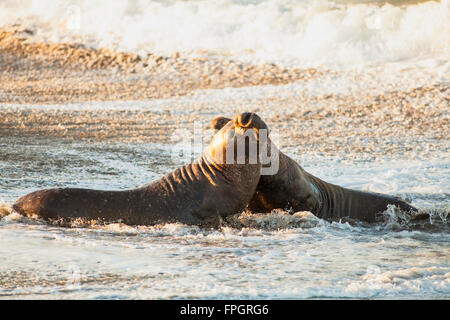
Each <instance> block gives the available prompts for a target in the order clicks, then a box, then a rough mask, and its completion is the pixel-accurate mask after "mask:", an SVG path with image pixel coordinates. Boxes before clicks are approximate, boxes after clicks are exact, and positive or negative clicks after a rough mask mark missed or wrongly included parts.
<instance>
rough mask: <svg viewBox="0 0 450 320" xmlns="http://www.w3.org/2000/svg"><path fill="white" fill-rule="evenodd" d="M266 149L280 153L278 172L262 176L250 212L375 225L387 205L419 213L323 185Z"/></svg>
mask: <svg viewBox="0 0 450 320" xmlns="http://www.w3.org/2000/svg"><path fill="white" fill-rule="evenodd" d="M229 121H230V119H229V118H226V117H217V118H215V119H214V120H213V121H212V122H211V129H212V130H213V131H214V132H217V131H218V130H219V129H220V128H222V127H223V126H226V125H227V123H228V122H229ZM268 145H269V146H271V150H270V152H278V153H279V154H278V159H279V164H278V166H279V169H278V172H277V173H275V174H274V175H261V178H260V180H259V183H258V186H257V187H256V191H255V194H254V195H253V197H252V199H251V200H250V202H249V204H248V209H249V210H250V211H251V212H260V213H265V212H270V211H271V210H272V209H285V210H291V211H293V212H297V211H310V212H311V213H313V214H314V215H316V216H318V217H319V218H323V219H327V220H339V219H341V218H345V217H347V218H351V219H356V220H361V221H366V222H375V221H377V218H378V213H381V212H383V211H385V210H386V209H387V207H388V205H395V206H397V207H399V208H400V209H401V210H403V211H414V212H417V211H418V210H417V209H416V208H414V207H413V206H411V205H410V204H408V203H406V202H405V201H403V200H401V199H399V198H396V197H392V196H389V195H384V194H380V193H374V192H363V191H358V190H351V189H347V188H344V187H340V186H337V185H334V184H331V183H328V182H325V181H323V180H321V179H319V178H317V177H315V176H313V175H312V174H310V173H308V172H306V171H305V170H304V169H303V168H302V167H301V166H300V165H299V164H297V162H295V161H294V160H292V159H291V158H289V157H288V156H287V155H285V154H284V153H282V152H281V151H280V150H279V149H278V148H277V147H276V146H275V145H274V144H273V143H270V141H269V142H268Z"/></svg>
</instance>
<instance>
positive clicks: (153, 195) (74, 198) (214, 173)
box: [13, 113, 267, 225]
mask: <svg viewBox="0 0 450 320" xmlns="http://www.w3.org/2000/svg"><path fill="white" fill-rule="evenodd" d="M266 128H267V126H266V124H265V123H264V121H263V120H261V119H260V118H259V117H258V116H257V115H255V114H253V113H243V114H241V115H239V116H237V117H236V118H235V119H234V121H229V122H228V123H227V124H226V125H224V126H223V128H222V129H221V130H220V131H219V132H218V133H217V134H216V135H215V136H214V138H213V139H212V141H211V142H210V144H209V146H208V147H207V148H206V150H205V151H204V152H203V154H202V155H201V156H200V157H199V158H198V159H197V160H196V161H194V162H193V163H191V164H188V165H186V166H184V167H182V168H179V169H176V170H175V171H173V172H172V173H169V174H167V175H166V176H164V177H163V178H161V179H159V180H158V181H155V182H153V183H151V184H149V185H145V186H143V187H140V188H136V189H131V190H124V191H101V190H90V189H76V188H58V189H45V190H40V191H36V192H33V193H30V194H28V195H25V196H23V197H22V198H20V199H19V200H18V201H17V202H16V203H15V204H14V205H13V209H14V210H15V211H17V212H18V213H20V214H22V215H25V216H33V215H36V216H38V217H40V218H43V219H46V220H60V219H62V220H66V219H74V218H84V219H89V220H90V219H99V220H100V221H117V220H119V221H121V222H124V223H126V224H131V225H151V224H157V223H166V222H175V221H177V222H181V223H185V224H195V225H215V224H216V223H219V222H220V221H221V219H222V218H224V217H226V216H228V215H231V214H234V213H238V212H241V211H242V210H243V209H244V208H245V207H246V205H247V204H248V202H249V200H250V198H251V197H252V196H253V194H254V192H255V189H256V185H257V184H258V181H259V178H260V172H261V164H260V162H259V161H253V163H251V161H249V154H248V153H249V149H248V148H246V149H245V155H244V157H243V161H240V162H239V161H237V154H238V153H237V152H236V144H238V143H240V142H241V143H244V145H246V144H249V143H250V142H249V141H252V142H256V143H258V139H259V137H258V132H259V131H258V130H259V129H266ZM249 139H250V140H249ZM246 146H247V147H248V145H246ZM230 150H232V151H233V152H234V153H233V152H232V153H231V154H232V155H233V154H234V157H232V158H226V157H225V155H226V154H227V152H228V151H230ZM230 159H231V160H230Z"/></svg>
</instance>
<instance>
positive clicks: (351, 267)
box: [0, 88, 450, 299]
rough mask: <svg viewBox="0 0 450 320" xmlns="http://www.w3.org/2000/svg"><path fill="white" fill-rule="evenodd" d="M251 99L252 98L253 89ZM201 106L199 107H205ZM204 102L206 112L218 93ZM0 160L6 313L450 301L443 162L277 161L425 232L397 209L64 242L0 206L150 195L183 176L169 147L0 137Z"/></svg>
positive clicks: (127, 105) (134, 105) (120, 105)
mask: <svg viewBox="0 0 450 320" xmlns="http://www.w3.org/2000/svg"><path fill="white" fill-rule="evenodd" d="M228 90H229V96H232V95H233V90H236V91H238V93H237V94H239V92H242V91H243V90H244V89H228ZM253 90H254V95H257V92H258V91H259V90H260V88H255V89H253ZM244 91H246V92H247V94H250V92H251V91H252V89H245V90H244ZM249 91H250V92H249ZM207 92H208V91H204V92H202V93H200V94H199V96H203V99H206V96H207V95H208V93H207ZM221 93H222V92H221V90H218V91H217V92H216V94H217V95H218V96H219V97H220V94H221ZM210 95H211V99H212V100H214V99H215V98H214V92H212V93H210ZM199 96H197V97H195V96H194V97H182V98H172V99H168V100H163V101H142V102H115V103H111V102H103V103H98V104H76V105H65V106H40V108H44V109H49V110H54V109H58V108H59V109H64V110H66V111H67V112H68V111H70V110H73V111H77V110H78V111H80V110H81V111H82V110H86V109H89V108H91V109H92V108H96V107H98V108H101V109H113V110H121V109H125V110H126V109H128V110H142V111H143V112H148V111H149V110H153V112H160V111H161V110H160V108H158V104H163V105H167V106H168V107H170V104H171V103H173V104H175V105H179V106H184V105H185V104H188V105H189V104H190V103H193V102H192V101H190V99H192V100H197V99H198V98H199ZM216 99H217V97H216ZM4 107H9V108H16V109H17V110H26V109H27V108H28V109H29V108H34V107H33V106H4ZM229 107H230V108H234V106H233V103H231V104H230V105H229ZM181 108H182V107H181ZM224 109H225V108H224ZM227 111H229V110H224V112H227ZM200 112H205V113H208V110H203V111H200ZM0 150H1V153H0V169H1V179H0V201H2V202H3V205H2V206H1V210H2V212H3V215H5V216H4V217H3V218H2V219H1V220H0V261H1V262H0V297H1V298H3V299H11V298H13V299H17V298H31V299H43V298H45V299H61V298H62V299H82V298H83V299H85V298H86V299H186V298H192V299H206V298H209V299H241V298H246V299H274V298H285V299H317V298H370V299H384V298H394V299H412V298H417V299H448V298H449V297H450V233H449V229H448V213H449V212H450V194H449V193H448V190H449V185H450V183H449V182H450V166H449V162H448V153H445V152H444V153H441V152H434V153H433V152H432V153H431V155H426V156H424V157H423V158H421V157H417V159H415V160H414V159H406V158H403V157H402V155H401V154H393V155H391V156H386V157H383V158H374V159H372V160H365V161H360V160H351V159H347V160H343V159H339V158H338V157H325V156H321V155H320V154H313V153H310V154H308V153H306V154H305V153H303V152H302V148H301V146H299V147H296V148H289V149H288V150H285V151H286V153H288V154H289V155H290V156H292V157H293V158H294V159H296V160H297V161H299V162H300V163H301V165H302V166H303V167H304V168H305V169H306V170H308V171H309V172H311V173H313V174H315V175H317V176H319V177H321V178H323V179H325V180H326V181H329V182H332V183H337V184H340V185H343V186H346V187H351V188H355V189H360V190H370V191H375V192H384V193H389V194H393V195H397V196H400V197H403V198H405V199H408V200H409V201H412V204H413V205H415V206H417V207H419V208H420V209H421V210H422V211H425V212H427V213H428V214H429V215H430V217H429V218H427V219H425V220H417V221H415V220H412V219H411V217H410V216H408V215H405V214H404V213H401V212H397V211H396V210H395V209H389V210H387V211H386V212H385V213H384V216H385V219H384V222H381V223H378V224H374V225H367V224H362V223H351V224H349V223H348V222H332V223H331V222H327V221H324V220H321V219H318V218H316V217H314V216H313V215H312V214H310V213H297V214H295V215H290V214H287V213H286V212H282V211H277V212H273V213H271V214H268V215H261V214H255V215H248V214H245V213H244V214H242V215H241V216H240V217H239V218H240V219H241V221H242V222H243V224H244V228H236V227H233V226H232V225H226V226H224V227H223V228H222V229H219V230H209V229H201V228H198V227H192V226H186V225H182V224H165V225H158V226H127V225H124V224H120V223H111V224H107V225H101V224H97V223H95V222H91V223H88V224H86V223H85V222H73V223H72V224H71V225H70V228H66V227H60V226H55V225H51V224H48V223H45V222H43V221H40V220H35V219H30V218H24V217H21V216H19V215H17V214H16V213H10V214H8V205H10V204H12V203H13V202H14V201H15V199H17V198H18V197H19V196H22V195H24V194H26V193H28V192H30V191H33V190H36V189H41V188H46V187H52V186H73V187H89V188H97V189H106V190H119V189H124V188H133V187H136V186H139V185H142V184H144V183H148V182H149V181H152V180H154V179H157V178H159V177H160V176H162V175H163V174H165V173H166V172H169V171H171V170H173V169H174V168H176V167H179V166H181V165H183V164H184V163H183V162H182V160H178V161H177V160H176V159H175V160H174V158H172V157H171V152H173V146H171V145H170V144H152V143H123V142H111V141H97V142H95V141H90V142H89V141H73V140H68V139H57V138H46V137H8V136H2V137H1V139H0Z"/></svg>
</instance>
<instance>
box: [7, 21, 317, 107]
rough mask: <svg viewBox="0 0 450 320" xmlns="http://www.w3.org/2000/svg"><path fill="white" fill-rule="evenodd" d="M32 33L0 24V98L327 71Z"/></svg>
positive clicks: (130, 96)
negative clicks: (102, 45)
mask: <svg viewBox="0 0 450 320" xmlns="http://www.w3.org/2000/svg"><path fill="white" fill-rule="evenodd" d="M33 34H34V31H32V30H29V29H21V28H18V27H16V28H11V27H10V28H3V29H0V82H1V83H2V87H1V89H0V102H12V103H68V102H83V101H99V100H100V101H102V100H138V99H154V98H168V97H173V96H182V95H186V94H188V93H189V92H192V91H193V90H197V89H220V88H226V87H244V86H255V85H267V84H286V83H290V82H293V81H297V80H300V79H308V78H311V77H315V76H319V75H320V74H322V73H324V72H325V71H318V70H315V69H303V70H302V69H294V70H289V69H283V68H280V67H278V66H276V65H271V64H266V65H262V66H256V65H249V64H243V63H239V62H237V61H234V60H232V59H227V60H224V59H215V58H210V59H207V58H189V57H183V56H180V54H179V53H174V54H172V55H171V56H167V57H166V56H158V55H153V54H151V53H149V54H147V56H145V57H143V56H139V55H137V54H133V53H122V52H112V51H111V50H108V49H92V48H86V47H85V46H84V45H81V44H68V43H51V44H48V43H43V42H35V41H33Z"/></svg>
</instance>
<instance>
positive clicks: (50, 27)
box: [0, 0, 450, 69]
mask: <svg viewBox="0 0 450 320" xmlns="http://www.w3.org/2000/svg"><path fill="white" fill-rule="evenodd" d="M449 21H450V2H449V1H448V0H441V1H313V0H296V1H291V0H289V1H288V0H250V1H248V0H217V1H209V0H208V1H206V0H191V1H173V0H158V1H156V0H155V1H153V0H117V1H114V2H113V3H111V1H106V0H104V1H103V0H102V1H95V2H92V1H88V0H77V1H76V0H74V1H59V0H57V1H55V0H29V1H25V0H24V1H14V0H2V1H0V26H1V25H12V24H21V25H22V26H25V27H28V28H29V29H30V30H33V31H35V34H34V37H35V39H36V40H44V41H49V42H61V41H66V42H71V43H73V42H76V43H81V44H85V45H87V46H91V47H107V48H112V49H115V50H120V51H127V52H128V51H132V52H137V53H140V54H143V55H145V54H147V53H154V54H163V55H164V54H165V55H167V54H173V53H175V52H180V53H182V54H183V55H194V56H197V55H206V56H219V57H220V56H232V57H235V58H238V59H242V60H246V61H251V62H252V63H255V62H257V63H265V62H272V63H277V64H280V65H285V66H291V67H317V66H326V67H330V68H335V69H336V68H340V69H341V68H344V69H346V68H349V67H357V66H365V65H372V64H377V63H385V62H396V61H411V62H417V61H418V60H420V61H421V60H424V59H432V60H433V61H434V62H433V63H437V64H439V63H440V61H442V60H448V56H449V53H450V51H449V50H450V49H449V43H450V22H449ZM413 64H414V63H413Z"/></svg>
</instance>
